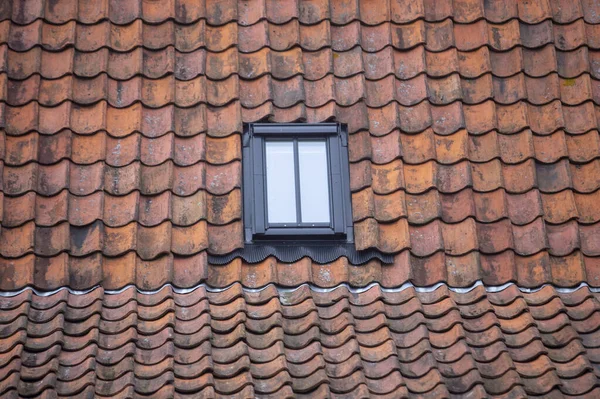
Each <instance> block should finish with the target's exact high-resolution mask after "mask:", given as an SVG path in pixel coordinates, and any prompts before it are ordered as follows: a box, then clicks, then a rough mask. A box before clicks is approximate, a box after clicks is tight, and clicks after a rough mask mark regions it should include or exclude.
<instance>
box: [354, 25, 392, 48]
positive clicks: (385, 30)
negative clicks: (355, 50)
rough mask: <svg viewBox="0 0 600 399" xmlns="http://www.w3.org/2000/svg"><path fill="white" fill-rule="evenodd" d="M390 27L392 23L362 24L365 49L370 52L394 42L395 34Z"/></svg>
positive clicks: (361, 41)
mask: <svg viewBox="0 0 600 399" xmlns="http://www.w3.org/2000/svg"><path fill="white" fill-rule="evenodd" d="M390 29H391V25H390V24H389V23H384V24H381V25H377V26H361V32H360V33H361V36H360V43H361V45H362V48H363V50H365V51H369V52H375V51H381V50H383V48H385V47H387V46H389V45H390V43H394V36H393V33H391V32H390ZM348 44H349V43H348Z"/></svg>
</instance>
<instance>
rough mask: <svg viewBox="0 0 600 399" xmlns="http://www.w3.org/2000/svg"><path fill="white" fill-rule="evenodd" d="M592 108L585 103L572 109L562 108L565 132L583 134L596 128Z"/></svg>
mask: <svg viewBox="0 0 600 399" xmlns="http://www.w3.org/2000/svg"><path fill="white" fill-rule="evenodd" d="M593 109H594V106H593V105H592V103H591V102H587V103H584V104H581V105H578V106H574V107H567V106H565V107H564V108H563V114H564V118H565V130H566V131H567V132H568V133H575V134H576V133H585V132H587V131H588V130H590V129H594V128H597V123H596V118H595V115H594V111H593Z"/></svg>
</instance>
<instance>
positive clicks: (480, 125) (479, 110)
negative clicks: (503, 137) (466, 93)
mask: <svg viewBox="0 0 600 399" xmlns="http://www.w3.org/2000/svg"><path fill="white" fill-rule="evenodd" d="M463 110H464V118H465V125H466V127H467V130H468V131H469V133H471V134H481V133H485V132H488V131H490V130H492V129H494V128H495V127H496V106H495V104H494V102H493V101H486V102H484V103H481V104H478V105H464V106H463Z"/></svg>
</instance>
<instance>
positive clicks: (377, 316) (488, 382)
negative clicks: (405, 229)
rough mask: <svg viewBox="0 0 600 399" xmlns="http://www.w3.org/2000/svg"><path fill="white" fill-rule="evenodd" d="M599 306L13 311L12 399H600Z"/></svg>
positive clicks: (193, 297) (125, 301) (167, 292)
mask: <svg viewBox="0 0 600 399" xmlns="http://www.w3.org/2000/svg"><path fill="white" fill-rule="evenodd" d="M598 300H599V296H598V293H592V292H591V291H590V290H589V289H587V288H585V287H584V288H581V289H580V290H578V291H576V292H573V293H569V294H561V293H559V292H557V290H556V289H553V288H551V287H545V288H544V289H542V290H540V291H537V292H533V293H526V294H523V293H521V292H520V291H519V290H518V289H517V288H516V287H515V286H514V285H511V286H509V287H508V288H507V289H505V290H503V291H500V292H497V293H486V291H485V289H484V288H483V287H482V286H477V287H476V288H475V289H473V290H471V291H469V292H467V293H455V292H453V291H450V290H448V289H447V288H445V287H442V288H439V289H437V290H429V291H422V292H417V291H416V290H415V289H414V288H412V287H405V289H400V290H394V291H389V290H388V291H386V290H382V289H381V288H380V287H379V286H373V287H371V288H369V289H364V290H358V291H357V290H352V291H351V290H349V289H348V288H347V287H339V288H337V289H334V290H327V291H319V290H313V289H311V288H309V287H308V286H302V287H300V288H298V289H293V290H288V291H283V292H278V290H277V289H276V288H275V287H274V286H272V285H271V286H268V287H267V288H266V289H264V290H262V291H255V292H250V291H248V290H245V291H244V290H243V289H242V287H241V286H240V285H239V284H236V285H235V286H233V287H231V288H230V289H227V290H224V291H216V292H210V291H207V290H206V288H205V287H201V288H199V289H196V290H194V291H192V292H191V293H177V292H176V291H175V290H174V289H173V288H171V287H169V286H167V287H165V288H163V289H162V290H160V291H158V292H154V293H144V294H140V293H137V291H136V290H135V289H134V288H133V287H130V288H127V289H125V290H123V291H122V292H119V293H117V294H115V293H113V294H110V295H109V294H106V293H105V292H104V291H103V289H102V288H98V289H95V290H93V291H91V292H89V293H87V294H84V295H81V294H70V293H69V292H68V291H67V290H60V291H59V292H57V293H55V294H53V295H50V296H38V295H36V294H35V293H33V292H32V290H29V289H28V290H25V291H23V292H21V293H20V294H18V295H17V296H14V297H10V298H7V297H2V298H0V308H2V309H3V313H2V317H1V319H0V331H1V332H2V335H3V338H2V340H1V341H0V349H1V351H2V353H0V364H1V366H0V367H2V368H1V370H2V373H0V374H4V375H5V376H6V377H5V378H4V379H3V381H2V382H0V395H2V396H3V397H7V398H11V397H16V395H17V394H18V395H21V396H28V397H29V396H35V395H39V394H42V393H43V394H45V395H46V396H44V397H50V395H51V394H54V393H56V394H57V395H59V396H61V397H62V396H77V397H94V394H96V395H99V396H101V397H134V396H135V397H143V396H144V395H150V396H151V397H155V398H166V397H181V398H183V397H194V398H198V397H214V396H219V397H251V398H254V397H263V396H266V397H277V398H283V397H292V396H294V397H304V396H306V397H311V398H313V397H331V398H338V397H339V398H342V397H352V398H359V397H374V398H375V397H382V398H385V397H394V398H399V397H407V396H408V395H410V396H411V397H431V398H442V397H464V395H468V396H469V397H473V398H483V397H490V396H493V397H500V398H517V397H524V396H526V395H530V396H536V395H543V396H544V397H563V396H562V395H563V394H564V395H565V397H569V396H576V397H580V398H581V397H589V398H593V397H598V395H600V386H599V385H600V384H599V379H598V372H599V368H598V365H599V364H600V350H599V348H598V342H600V341H599V340H600V330H598V317H599V315H600V313H599V312H598V310H599V308H600V302H599V301H598Z"/></svg>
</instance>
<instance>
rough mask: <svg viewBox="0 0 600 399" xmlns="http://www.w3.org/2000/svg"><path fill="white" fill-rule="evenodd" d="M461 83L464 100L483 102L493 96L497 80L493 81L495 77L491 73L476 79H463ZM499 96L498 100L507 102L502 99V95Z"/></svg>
mask: <svg viewBox="0 0 600 399" xmlns="http://www.w3.org/2000/svg"><path fill="white" fill-rule="evenodd" d="M460 83H461V88H462V94H463V95H462V97H463V101H464V102H465V103H466V104H476V103H481V102H483V101H485V100H487V99H489V98H492V96H493V93H494V86H493V83H495V80H494V81H493V77H492V76H491V75H489V74H486V75H483V76H481V77H479V78H476V79H463V80H461V82H460ZM498 97H499V99H498V100H499V101H498V102H505V101H502V100H501V98H500V97H501V95H499V96H498Z"/></svg>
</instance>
